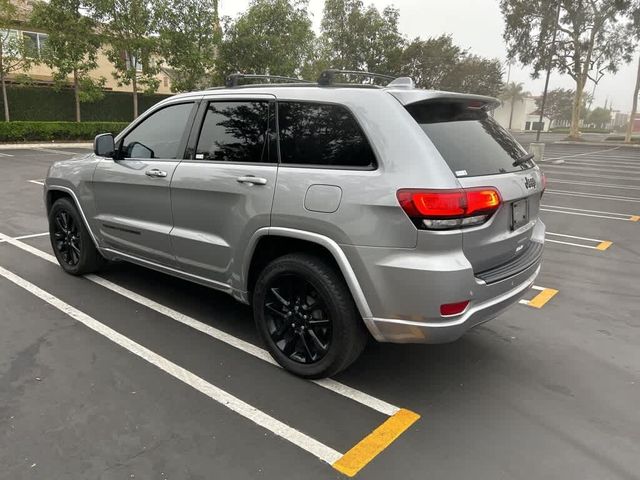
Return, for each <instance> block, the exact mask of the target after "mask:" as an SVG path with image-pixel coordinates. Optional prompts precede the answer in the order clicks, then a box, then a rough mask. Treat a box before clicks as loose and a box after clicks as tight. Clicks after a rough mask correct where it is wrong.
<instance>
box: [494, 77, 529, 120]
mask: <svg viewBox="0 0 640 480" xmlns="http://www.w3.org/2000/svg"><path fill="white" fill-rule="evenodd" d="M528 96H529V92H525V91H524V85H523V84H522V83H521V82H519V83H516V82H511V83H509V84H507V85H506V86H505V87H504V89H503V90H502V94H501V95H500V98H501V99H502V100H506V101H509V102H511V112H510V113H509V130H511V123H512V122H513V109H514V107H515V105H516V102H522V101H523V100H524V99H525V98H527V97H528Z"/></svg>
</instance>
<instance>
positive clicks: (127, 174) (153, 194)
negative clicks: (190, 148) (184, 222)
mask: <svg viewBox="0 0 640 480" xmlns="http://www.w3.org/2000/svg"><path fill="white" fill-rule="evenodd" d="M194 116H195V103H194V102H193V101H190V102H180V103H174V104H170V105H167V106H164V107H162V108H160V109H158V110H156V111H154V112H153V113H151V114H150V115H148V116H146V117H145V118H143V119H142V120H141V121H140V122H139V123H138V124H136V125H135V126H134V127H133V129H132V130H130V131H129V132H128V133H127V134H126V135H125V136H124V138H122V140H120V142H119V149H118V155H117V158H116V159H115V160H114V159H111V158H109V159H103V160H101V161H100V163H99V164H98V167H97V168H96V170H95V173H94V175H93V188H94V192H95V199H96V211H97V217H96V223H97V224H98V225H99V228H100V234H101V237H102V239H103V241H104V243H105V245H106V246H107V247H109V248H112V249H115V250H118V251H119V252H122V253H127V254H130V255H134V256H135V257H138V258H142V259H146V260H150V261H154V262H158V263H162V264H166V265H173V264H174V256H173V252H172V248H171V241H170V239H169V232H170V231H171V228H172V226H173V225H172V219H171V195H170V191H169V185H170V182H171V177H172V176H173V174H174V171H175V169H176V167H177V165H178V163H179V162H180V161H181V160H182V158H183V156H184V151H185V147H186V143H187V137H188V134H189V131H190V128H191V123H192V122H193V118H194Z"/></svg>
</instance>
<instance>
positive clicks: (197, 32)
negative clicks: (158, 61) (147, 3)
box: [156, 0, 221, 92]
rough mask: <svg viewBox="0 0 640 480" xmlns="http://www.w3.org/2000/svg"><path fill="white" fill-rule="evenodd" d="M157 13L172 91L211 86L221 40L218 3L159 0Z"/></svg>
mask: <svg viewBox="0 0 640 480" xmlns="http://www.w3.org/2000/svg"><path fill="white" fill-rule="evenodd" d="M156 14H157V18H158V31H159V34H160V53H161V55H162V56H163V58H164V59H165V60H166V62H167V65H168V70H167V73H168V74H169V76H170V77H171V80H172V81H171V90H172V91H174V92H180V91H189V90H196V89H198V88H203V87H207V86H210V85H211V82H212V76H213V69H214V66H215V58H216V48H217V46H218V45H219V44H220V40H221V31H220V21H219V18H218V0H162V1H160V2H158V3H157V11H156Z"/></svg>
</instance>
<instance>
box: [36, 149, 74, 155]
mask: <svg viewBox="0 0 640 480" xmlns="http://www.w3.org/2000/svg"><path fill="white" fill-rule="evenodd" d="M34 150H35V151H36V152H45V153H57V154H58V155H79V154H81V153H84V152H69V151H67V150H54V149H53V148H34Z"/></svg>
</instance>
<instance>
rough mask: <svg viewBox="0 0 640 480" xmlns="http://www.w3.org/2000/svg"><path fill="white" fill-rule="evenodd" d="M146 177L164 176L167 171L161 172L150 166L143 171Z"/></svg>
mask: <svg viewBox="0 0 640 480" xmlns="http://www.w3.org/2000/svg"><path fill="white" fill-rule="evenodd" d="M144 174H145V175H146V176H147V177H155V178H164V177H166V176H167V172H163V171H162V170H159V169H157V168H152V169H151V170H147V171H146V172H144Z"/></svg>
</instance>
